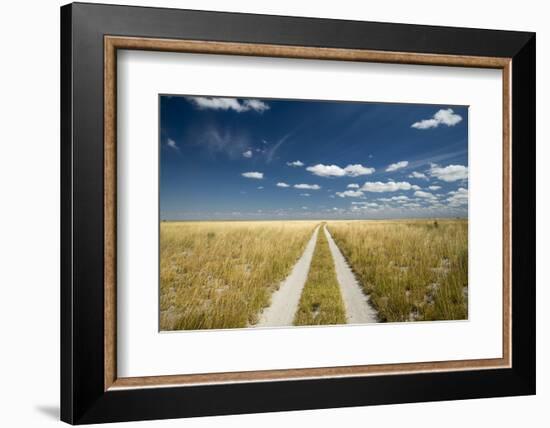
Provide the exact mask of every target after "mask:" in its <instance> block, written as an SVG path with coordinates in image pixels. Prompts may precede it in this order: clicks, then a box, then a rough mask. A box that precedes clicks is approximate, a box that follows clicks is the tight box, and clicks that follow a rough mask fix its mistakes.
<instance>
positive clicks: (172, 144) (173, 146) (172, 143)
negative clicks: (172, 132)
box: [166, 138, 180, 152]
mask: <svg viewBox="0 0 550 428" xmlns="http://www.w3.org/2000/svg"><path fill="white" fill-rule="evenodd" d="M166 145H167V146H168V147H170V148H171V149H173V150H175V151H177V152H179V151H180V148H179V147H178V145H177V144H176V142H175V141H174V140H172V139H171V138H168V140H166Z"/></svg>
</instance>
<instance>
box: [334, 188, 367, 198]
mask: <svg viewBox="0 0 550 428" xmlns="http://www.w3.org/2000/svg"><path fill="white" fill-rule="evenodd" d="M336 195H337V196H340V197H341V198H360V197H361V196H363V192H361V191H360V190H346V191H345V192H336Z"/></svg>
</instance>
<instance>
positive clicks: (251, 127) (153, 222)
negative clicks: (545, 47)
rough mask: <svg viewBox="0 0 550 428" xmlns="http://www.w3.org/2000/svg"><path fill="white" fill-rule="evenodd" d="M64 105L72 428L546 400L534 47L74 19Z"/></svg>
mask: <svg viewBox="0 0 550 428" xmlns="http://www.w3.org/2000/svg"><path fill="white" fill-rule="evenodd" d="M107 18H108V19H107ZM61 105H62V111H61V130H62V135H61V157H62V159H61V165H62V171H61V192H62V193H61V194H62V207H61V213H62V219H61V222H62V228H61V229H62V234H61V244H62V245H61V247H62V264H61V272H62V281H61V339H62V340H61V390H62V392H61V418H62V420H64V421H66V422H69V423H72V424H85V423H98V422H116V421H129V420H145V419H162V418H178V417H189V416H201V415H222V414H232V413H233V414H235V413H251V412H269V411H281V410H298V409H314V408H327V407H344V406H362V405H373V404H389V403H406V402H417V401H435V400H452V399H465V398H478V397H479V398H481V397H496V396H511V395H527V394H534V393H535V258H534V254H535V35H534V34H533V33H526V32H510V31H495V30H481V29H465V28H447V27H432V26H430V27H428V26H417V25H408V24H390V23H371V22H352V21H338V20H326V19H311V18H292V17H281V16H265V15H248V14H233V13H219V12H204V11H201V12H199V11H190V10H175V9H157V8H140V7H128V6H112V5H110V6H109V5H92V4H78V3H76V4H70V5H67V6H63V7H62V8H61Z"/></svg>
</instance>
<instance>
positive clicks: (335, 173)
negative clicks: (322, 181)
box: [306, 163, 375, 177]
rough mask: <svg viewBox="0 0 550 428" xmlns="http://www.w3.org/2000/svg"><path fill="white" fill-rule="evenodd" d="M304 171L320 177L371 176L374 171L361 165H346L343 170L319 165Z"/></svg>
mask: <svg viewBox="0 0 550 428" xmlns="http://www.w3.org/2000/svg"><path fill="white" fill-rule="evenodd" d="M306 169H307V170H308V171H309V172H311V173H313V174H315V175H318V176H320V177H344V176H348V177H358V176H360V175H369V174H372V173H373V172H374V171H375V169H374V168H369V167H365V166H363V165H361V164H354V165H348V166H346V167H345V168H341V167H339V166H338V165H323V164H321V163H319V164H317V165H314V166H308V167H307V168H306Z"/></svg>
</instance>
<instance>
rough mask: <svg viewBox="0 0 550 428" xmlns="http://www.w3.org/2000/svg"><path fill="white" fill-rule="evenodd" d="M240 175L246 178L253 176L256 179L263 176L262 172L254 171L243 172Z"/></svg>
mask: <svg viewBox="0 0 550 428" xmlns="http://www.w3.org/2000/svg"><path fill="white" fill-rule="evenodd" d="M241 175H242V176H243V177H246V178H255V179H257V180H261V179H262V178H264V173H263V172H256V171H251V172H243V173H242V174H241Z"/></svg>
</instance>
